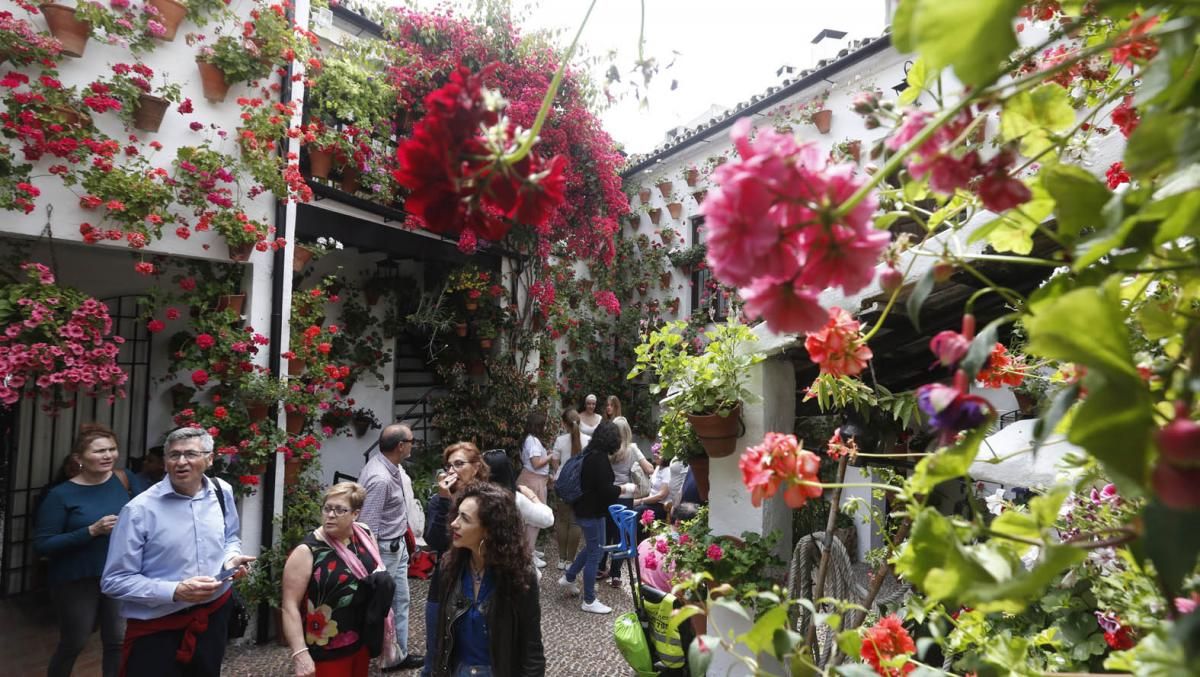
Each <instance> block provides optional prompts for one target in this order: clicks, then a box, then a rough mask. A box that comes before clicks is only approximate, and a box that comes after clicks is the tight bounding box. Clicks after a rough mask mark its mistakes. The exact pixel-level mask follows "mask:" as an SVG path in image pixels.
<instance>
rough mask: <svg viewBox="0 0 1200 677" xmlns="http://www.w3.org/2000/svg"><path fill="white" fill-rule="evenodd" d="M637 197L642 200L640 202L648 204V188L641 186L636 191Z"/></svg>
mask: <svg viewBox="0 0 1200 677" xmlns="http://www.w3.org/2000/svg"><path fill="white" fill-rule="evenodd" d="M638 199H639V200H641V201H642V204H649V203H650V189H649V188H643V189H641V190H639V191H638Z"/></svg>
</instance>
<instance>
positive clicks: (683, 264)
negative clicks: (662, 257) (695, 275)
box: [667, 242, 708, 275]
mask: <svg viewBox="0 0 1200 677" xmlns="http://www.w3.org/2000/svg"><path fill="white" fill-rule="evenodd" d="M707 256H708V245H707V244H705V243H703V242H697V243H695V244H693V245H692V246H690V247H685V248H683V249H674V250H672V251H671V252H670V253H669V254H667V258H668V259H670V260H671V265H674V266H676V267H678V268H680V269H682V270H683V272H684V274H685V275H691V274H692V271H694V270H697V269H698V268H699V267H700V266H702V265H703V264H704V261H705V258H706V257H707Z"/></svg>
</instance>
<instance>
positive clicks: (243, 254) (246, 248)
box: [229, 243, 254, 263]
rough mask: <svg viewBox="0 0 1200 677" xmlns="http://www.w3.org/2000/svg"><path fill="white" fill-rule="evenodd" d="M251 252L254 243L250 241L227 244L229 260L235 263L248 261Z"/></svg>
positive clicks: (252, 251)
mask: <svg viewBox="0 0 1200 677" xmlns="http://www.w3.org/2000/svg"><path fill="white" fill-rule="evenodd" d="M252 253H254V245H253V244H251V243H247V244H231V245H229V260H230V261H234V262H235V263H245V262H247V261H249V260H250V254H252Z"/></svg>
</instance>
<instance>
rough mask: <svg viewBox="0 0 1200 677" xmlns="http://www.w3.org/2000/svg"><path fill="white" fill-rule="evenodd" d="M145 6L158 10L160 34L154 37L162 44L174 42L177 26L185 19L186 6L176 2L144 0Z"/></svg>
mask: <svg viewBox="0 0 1200 677" xmlns="http://www.w3.org/2000/svg"><path fill="white" fill-rule="evenodd" d="M146 4H148V5H150V6H151V7H153V8H154V9H156V10H158V17H159V23H161V24H162V27H163V32H162V34H161V35H157V36H155V37H157V38H158V39H159V40H163V41H164V42H172V41H174V40H175V33H176V32H177V31H178V30H179V24H181V23H183V20H184V18H186V17H187V13H188V8H187V5H185V4H183V3H181V2H176V0H146Z"/></svg>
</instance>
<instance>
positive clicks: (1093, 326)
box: [1025, 287, 1140, 383]
mask: <svg viewBox="0 0 1200 677" xmlns="http://www.w3.org/2000/svg"><path fill="white" fill-rule="evenodd" d="M1030 309H1031V310H1032V311H1033V314H1032V315H1031V316H1029V317H1026V319H1025V327H1026V329H1027V330H1028V331H1029V344H1028V347H1027V349H1028V350H1029V352H1031V353H1034V354H1036V355H1041V356H1042V357H1049V358H1053V359H1058V360H1066V361H1069V362H1078V363H1080V364H1084V365H1087V366H1088V367H1090V368H1093V369H1097V370H1099V371H1101V372H1104V373H1106V374H1111V375H1113V376H1115V377H1124V378H1127V379H1128V380H1130V381H1131V382H1134V383H1136V382H1138V381H1139V380H1140V376H1139V375H1138V372H1137V368H1136V367H1135V366H1134V364H1133V355H1132V354H1131V353H1130V352H1129V334H1128V332H1127V331H1126V329H1125V324H1124V319H1123V317H1122V315H1121V308H1120V306H1118V305H1117V304H1116V303H1115V302H1114V301H1112V300H1110V299H1109V298H1107V297H1106V296H1105V295H1104V293H1103V292H1102V291H1101V290H1100V289H1099V288H1097V287H1083V288H1081V289H1075V290H1073V291H1069V292H1067V293H1065V294H1063V295H1062V296H1059V297H1057V298H1053V299H1048V300H1047V301H1044V302H1041V303H1037V304H1034V305H1032V306H1031V308H1030Z"/></svg>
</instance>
